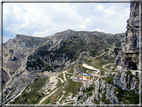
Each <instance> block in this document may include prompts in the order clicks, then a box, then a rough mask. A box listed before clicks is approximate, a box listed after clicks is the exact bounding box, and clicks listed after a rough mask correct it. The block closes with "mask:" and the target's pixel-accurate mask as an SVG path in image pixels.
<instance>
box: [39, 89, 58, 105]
mask: <svg viewBox="0 0 142 107" xmlns="http://www.w3.org/2000/svg"><path fill="white" fill-rule="evenodd" d="M59 88H60V87H59ZM59 88H57V89H55V90H54V91H52V92H51V93H50V94H49V95H47V96H45V97H43V98H42V99H41V100H40V102H39V104H41V103H42V102H43V101H45V100H46V99H47V98H48V97H50V96H51V95H53V94H55V92H56V91H57V90H58V89H59Z"/></svg>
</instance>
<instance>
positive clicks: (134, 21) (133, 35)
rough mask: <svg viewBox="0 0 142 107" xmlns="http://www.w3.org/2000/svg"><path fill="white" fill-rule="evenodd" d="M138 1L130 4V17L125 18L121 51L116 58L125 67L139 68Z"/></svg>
mask: <svg viewBox="0 0 142 107" xmlns="http://www.w3.org/2000/svg"><path fill="white" fill-rule="evenodd" d="M140 17H141V16H140V3H139V2H131V4H130V18H129V19H128V20H127V27H126V28H127V31H126V33H125V37H124V38H123V39H122V40H121V42H122V43H121V47H122V48H121V51H120V52H119V56H118V57H117V59H120V57H121V61H118V60H117V64H120V65H122V66H123V68H126V69H132V70H137V69H140V64H139V53H140V48H142V47H141V46H140V45H139V42H140V36H141V35H140V23H139V22H140Z"/></svg>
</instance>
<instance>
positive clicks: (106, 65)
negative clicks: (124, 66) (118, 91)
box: [102, 63, 114, 71]
mask: <svg viewBox="0 0 142 107" xmlns="http://www.w3.org/2000/svg"><path fill="white" fill-rule="evenodd" d="M112 64H114V63H108V64H105V65H103V66H102V67H103V68H104V69H106V70H107V71H109V69H107V68H105V67H106V66H108V65H112Z"/></svg>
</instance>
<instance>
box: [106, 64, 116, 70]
mask: <svg viewBox="0 0 142 107" xmlns="http://www.w3.org/2000/svg"><path fill="white" fill-rule="evenodd" d="M110 67H115V64H111V65H108V66H105V68H107V69H110Z"/></svg>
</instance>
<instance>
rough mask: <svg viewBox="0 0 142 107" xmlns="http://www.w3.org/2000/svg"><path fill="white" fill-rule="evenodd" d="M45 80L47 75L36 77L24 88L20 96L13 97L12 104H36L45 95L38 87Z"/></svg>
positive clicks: (43, 83)
mask: <svg viewBox="0 0 142 107" xmlns="http://www.w3.org/2000/svg"><path fill="white" fill-rule="evenodd" d="M47 80H48V78H47V77H42V78H38V79H36V80H35V81H34V83H32V84H31V85H30V86H28V87H27V88H26V89H25V91H24V92H23V93H22V95H21V96H20V97H18V98H16V99H15V101H14V102H13V104H37V103H38V102H39V101H40V100H41V98H42V97H44V96H45V95H44V94H43V93H42V92H41V91H40V89H41V88H42V87H43V86H44V85H45V83H46V82H47ZM30 90H31V91H30Z"/></svg>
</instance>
